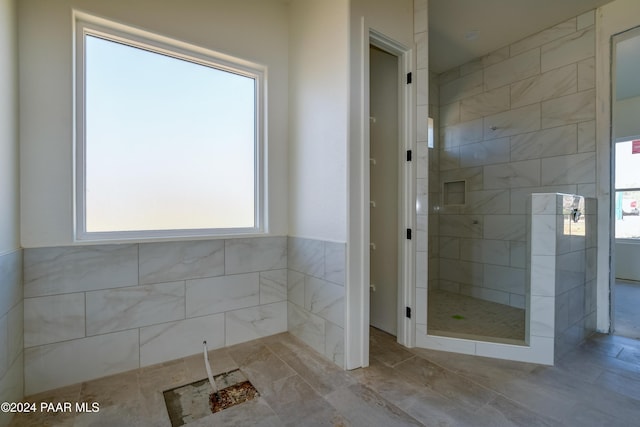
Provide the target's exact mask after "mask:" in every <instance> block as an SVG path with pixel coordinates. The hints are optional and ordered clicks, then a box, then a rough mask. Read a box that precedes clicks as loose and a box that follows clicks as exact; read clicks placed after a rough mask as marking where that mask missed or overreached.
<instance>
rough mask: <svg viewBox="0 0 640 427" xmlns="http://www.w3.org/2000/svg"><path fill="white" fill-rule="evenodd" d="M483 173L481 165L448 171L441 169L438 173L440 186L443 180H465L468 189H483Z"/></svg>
mask: <svg viewBox="0 0 640 427" xmlns="http://www.w3.org/2000/svg"><path fill="white" fill-rule="evenodd" d="M482 179H483V174H482V167H474V168H461V169H454V170H449V171H443V172H441V173H440V174H439V181H440V184H439V185H440V186H442V185H443V183H445V182H451V181H462V180H464V181H466V182H467V190H468V191H478V190H483V189H484V186H483V180H482Z"/></svg>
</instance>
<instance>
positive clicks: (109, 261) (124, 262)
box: [24, 245, 138, 297]
mask: <svg viewBox="0 0 640 427" xmlns="http://www.w3.org/2000/svg"><path fill="white" fill-rule="evenodd" d="M137 283H138V246H137V245H96V246H69V247H55V248H34V249H25V250H24V296H25V297H36V296H44V295H53V294H62V293H73V292H82V291H93V290H97V289H107V288H117V287H123V286H134V285H136V284H137Z"/></svg>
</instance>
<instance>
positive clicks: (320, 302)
mask: <svg viewBox="0 0 640 427" xmlns="http://www.w3.org/2000/svg"><path fill="white" fill-rule="evenodd" d="M304 286H305V287H304V308H305V310H308V311H310V312H311V313H314V314H317V315H318V316H320V317H322V318H323V319H326V320H328V321H330V322H332V323H335V324H336V325H338V326H340V327H344V293H345V290H344V287H342V286H337V285H334V284H332V283H329V282H327V281H325V280H321V279H318V278H315V277H311V276H307V277H306V278H305V284H304Z"/></svg>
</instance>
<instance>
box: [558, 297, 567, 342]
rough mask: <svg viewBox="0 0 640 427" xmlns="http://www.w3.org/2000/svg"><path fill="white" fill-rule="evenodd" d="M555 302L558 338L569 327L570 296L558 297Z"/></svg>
mask: <svg viewBox="0 0 640 427" xmlns="http://www.w3.org/2000/svg"><path fill="white" fill-rule="evenodd" d="M555 299H556V301H555V306H554V309H555V329H556V331H555V332H556V338H558V337H560V336H561V333H562V332H564V331H566V330H567V328H568V327H569V294H568V293H566V292H565V293H562V294H559V295H556V298H555Z"/></svg>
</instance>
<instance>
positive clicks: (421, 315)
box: [415, 288, 428, 324]
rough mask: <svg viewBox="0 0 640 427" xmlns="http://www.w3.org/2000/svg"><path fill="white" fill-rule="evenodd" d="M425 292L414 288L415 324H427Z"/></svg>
mask: <svg viewBox="0 0 640 427" xmlns="http://www.w3.org/2000/svg"><path fill="white" fill-rule="evenodd" d="M427 294H428V292H427V290H426V289H424V288H416V301H415V317H416V323H424V324H426V323H427Z"/></svg>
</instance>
